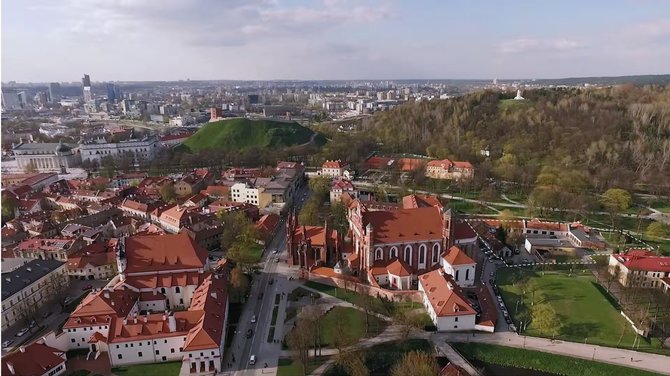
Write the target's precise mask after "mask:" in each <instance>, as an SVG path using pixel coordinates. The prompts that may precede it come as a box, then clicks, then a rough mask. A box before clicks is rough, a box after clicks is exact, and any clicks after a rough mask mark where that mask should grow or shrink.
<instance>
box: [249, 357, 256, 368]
mask: <svg viewBox="0 0 670 376" xmlns="http://www.w3.org/2000/svg"><path fill="white" fill-rule="evenodd" d="M249 364H250V365H252V366H253V365H254V364H256V355H252V356H251V357H249Z"/></svg>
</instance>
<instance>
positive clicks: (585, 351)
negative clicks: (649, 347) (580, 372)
mask: <svg viewBox="0 0 670 376" xmlns="http://www.w3.org/2000/svg"><path fill="white" fill-rule="evenodd" d="M434 338H435V340H434V341H435V342H438V341H442V342H445V341H448V342H477V343H488V344H493V345H501V346H508V347H516V348H524V349H529V350H537V351H542V352H548V353H552V354H557V355H565V356H570V357H574V358H581V359H587V360H594V361H597V362H603V363H609V364H614V365H617V366H623V367H631V368H637V369H642V370H645V371H651V372H656V373H659V374H663V375H670V367H669V366H668V365H669V364H670V357H669V356H665V355H658V354H650V353H644V352H639V351H633V350H624V349H619V348H613V347H604V346H597V345H589V344H584V343H577V342H566V341H558V340H555V341H552V340H551V339H546V338H538V337H528V336H520V335H517V334H515V333H511V332H497V333H493V334H480V333H477V335H476V336H474V337H473V336H472V334H469V333H458V334H446V333H445V334H435V335H434Z"/></svg>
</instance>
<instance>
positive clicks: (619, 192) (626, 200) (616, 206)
mask: <svg viewBox="0 0 670 376" xmlns="http://www.w3.org/2000/svg"><path fill="white" fill-rule="evenodd" d="M600 203H601V204H602V205H603V207H604V208H605V210H607V212H608V213H609V214H610V219H611V220H612V227H616V218H617V217H618V216H619V214H621V213H622V212H624V211H626V210H628V208H630V206H631V204H632V203H633V197H632V196H631V195H630V193H628V191H627V190H625V189H621V188H610V189H608V190H607V191H606V192H605V193H603V195H602V197H601V198H600Z"/></svg>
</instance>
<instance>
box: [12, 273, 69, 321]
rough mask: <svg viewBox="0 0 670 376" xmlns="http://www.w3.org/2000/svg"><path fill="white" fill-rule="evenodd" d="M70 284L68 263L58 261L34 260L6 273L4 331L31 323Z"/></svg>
mask: <svg viewBox="0 0 670 376" xmlns="http://www.w3.org/2000/svg"><path fill="white" fill-rule="evenodd" d="M68 281H69V280H68V277H67V269H66V268H65V263H63V262H60V261H56V260H32V261H29V262H27V263H25V264H24V265H22V266H20V267H18V268H16V269H14V270H12V271H11V272H8V273H2V320H1V321H2V330H5V329H7V328H8V327H9V326H11V325H13V324H15V323H20V322H22V321H25V323H26V324H27V321H29V320H30V319H33V318H34V316H35V314H36V313H37V310H39V309H40V308H41V307H42V306H43V305H44V304H45V303H48V302H50V301H51V299H52V298H53V296H54V295H55V294H56V292H58V291H62V286H64V285H65V286H67V284H68V283H69V282H68Z"/></svg>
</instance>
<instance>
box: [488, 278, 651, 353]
mask: <svg viewBox="0 0 670 376" xmlns="http://www.w3.org/2000/svg"><path fill="white" fill-rule="evenodd" d="M543 274H544V275H543ZM515 275H516V276H519V277H521V278H524V279H526V281H527V282H526V283H527V284H528V288H526V294H525V296H524V297H523V299H522V300H523V302H520V298H521V291H520V289H519V288H518V285H517V286H514V285H513V283H512V282H513V281H514V280H515V278H518V277H515ZM497 281H498V284H499V287H500V290H501V292H502V295H503V299H504V300H505V304H506V305H507V308H508V309H509V310H510V314H511V315H512V316H513V317H515V321H516V322H517V323H518V322H519V320H520V319H521V318H522V317H523V316H526V317H530V313H529V312H530V311H529V309H530V307H531V304H532V302H533V301H534V303H535V304H539V303H548V304H550V305H551V306H552V307H553V308H554V310H555V311H556V313H557V315H558V316H559V319H560V321H561V323H562V326H561V327H560V329H559V330H558V331H557V332H556V333H555V331H554V330H553V329H552V330H550V331H542V330H540V329H538V328H536V327H534V325H533V322H532V321H531V322H530V324H529V325H528V327H527V331H526V334H528V335H531V336H539V337H554V336H555V338H557V339H564V340H567V341H574V342H584V341H585V340H586V341H588V343H593V344H599V345H604V346H612V347H616V346H620V347H628V348H630V347H631V346H632V345H633V341H634V340H635V337H636V334H635V333H634V332H633V330H632V328H631V326H630V325H629V324H628V322H627V321H626V320H625V319H624V318H623V317H622V316H621V315H620V313H619V311H618V310H617V309H616V308H615V307H614V305H613V302H614V301H613V299H612V298H611V297H610V296H609V295H607V293H606V292H605V291H604V290H603V288H602V287H601V286H600V285H599V284H597V283H596V281H595V277H594V276H593V274H591V272H590V271H586V272H584V273H581V272H578V271H575V273H573V274H572V275H569V274H568V272H567V271H565V272H557V271H550V272H544V273H543V272H538V271H534V270H528V269H518V268H508V269H500V270H499V271H498V274H497ZM533 289H534V291H535V292H534V293H532V292H531V291H532V290H533ZM518 301H519V302H520V303H519V310H518V312H515V309H516V305H517V302H518ZM526 320H527V319H526ZM622 333H623V337H621V336H622ZM620 337H621V341H620V342H619V338H620ZM641 342H642V344H641V346H640V350H643V351H662V350H661V348H660V343H659V342H658V341H657V340H652V341H646V340H644V339H641Z"/></svg>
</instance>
